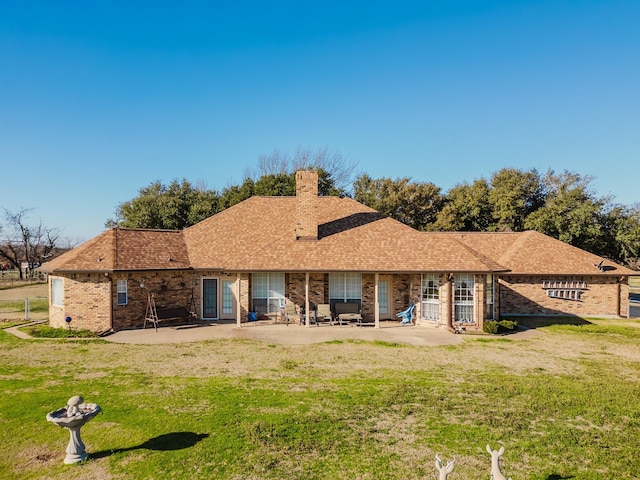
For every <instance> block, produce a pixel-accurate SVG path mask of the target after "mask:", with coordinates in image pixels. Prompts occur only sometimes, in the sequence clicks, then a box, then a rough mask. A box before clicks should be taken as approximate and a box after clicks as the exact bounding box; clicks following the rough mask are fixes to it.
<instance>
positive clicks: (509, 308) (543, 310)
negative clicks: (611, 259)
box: [499, 275, 629, 317]
mask: <svg viewBox="0 0 640 480" xmlns="http://www.w3.org/2000/svg"><path fill="white" fill-rule="evenodd" d="M543 280H544V281H558V282H566V281H569V282H571V281H578V280H579V281H584V282H586V288H585V289H584V290H583V291H582V293H581V295H580V300H568V299H561V298H551V297H549V296H548V295H547V290H546V289H543V288H542V282H543ZM618 280H619V278H618V277H604V276H603V277H598V276H585V277H571V276H556V277H550V276H544V277H543V276H539V275H523V276H518V275H502V276H501V278H500V280H499V291H500V294H499V297H500V314H501V315H508V314H519V315H526V314H528V315H578V316H618V315H619V316H623V317H625V316H627V308H628V301H627V299H628V296H629V286H628V282H627V280H626V279H625V280H624V281H623V282H620V283H619V282H618Z"/></svg>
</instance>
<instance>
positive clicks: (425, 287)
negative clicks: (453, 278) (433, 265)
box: [422, 273, 440, 322]
mask: <svg viewBox="0 0 640 480" xmlns="http://www.w3.org/2000/svg"><path fill="white" fill-rule="evenodd" d="M439 307H440V278H439V276H438V275H437V274H433V273H429V274H424V275H422V319H423V320H432V321H436V322H437V321H438V320H439V319H440V313H439Z"/></svg>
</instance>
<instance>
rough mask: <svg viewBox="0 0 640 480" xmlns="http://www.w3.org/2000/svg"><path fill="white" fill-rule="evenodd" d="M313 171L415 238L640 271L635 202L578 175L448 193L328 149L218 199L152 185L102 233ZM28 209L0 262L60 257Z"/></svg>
mask: <svg viewBox="0 0 640 480" xmlns="http://www.w3.org/2000/svg"><path fill="white" fill-rule="evenodd" d="M305 168H306V169H309V168H310V169H315V170H316V171H318V177H319V185H318V191H319V194H320V195H323V196H327V195H335V196H348V197H351V198H353V199H354V200H357V201H358V202H361V203H363V204H365V205H367V206H369V207H371V208H373V209H375V210H378V211H379V212H381V213H383V214H385V215H387V216H389V217H391V218H394V219H396V220H398V221H400V222H402V223H404V224H406V225H409V226H411V227H413V228H415V229H417V230H421V231H472V232H520V231H523V230H537V231H538V232H541V233H544V234H546V235H549V236H551V237H554V238H557V239H559V240H561V241H563V242H566V243H568V244H571V245H574V246H576V247H579V248H582V249H584V250H587V251H589V252H592V253H595V254H597V255H600V256H602V257H605V258H608V259H610V260H612V261H615V262H618V263H621V264H624V265H627V266H629V267H631V268H635V269H640V204H635V205H633V206H628V205H621V204H617V203H615V202H614V199H613V198H612V197H607V196H604V197H603V196H599V195H597V193H596V192H595V191H594V190H593V189H592V188H591V182H592V178H591V177H589V176H586V175H581V174H579V173H575V172H570V171H563V172H560V173H556V172H554V171H552V170H549V171H547V172H544V173H540V172H538V171H537V170H536V169H528V170H523V169H517V168H502V169H500V170H498V171H497V172H494V173H492V174H491V175H490V176H489V177H488V178H484V177H483V178H480V179H476V180H474V181H473V182H471V183H468V182H461V183H458V184H456V185H455V186H453V187H451V188H450V189H449V190H448V191H446V192H444V191H443V190H442V189H441V188H440V187H439V186H437V185H435V184H434V183H431V182H427V181H415V180H412V179H411V178H408V177H404V178H395V179H394V178H390V177H385V178H372V177H371V176H369V175H368V174H366V173H360V174H354V171H355V166H354V165H353V164H350V163H349V162H348V161H347V160H346V159H345V158H344V157H342V155H341V154H339V153H336V152H330V151H328V150H326V149H321V150H317V151H311V150H308V149H306V150H305V149H298V150H296V151H295V152H294V153H293V154H291V155H290V154H287V153H282V152H280V151H278V150H275V151H274V152H272V153H271V154H269V155H264V156H262V157H260V158H259V159H258V164H257V167H256V169H255V170H254V171H246V172H245V173H244V180H243V182H242V183H240V184H238V185H230V186H228V187H226V188H224V189H222V190H221V191H217V190H212V189H208V188H207V187H206V186H205V185H204V184H201V183H200V184H194V183H192V182H190V181H188V180H186V179H182V180H177V179H176V180H173V181H171V182H170V183H169V184H164V183H162V182H161V181H159V180H158V181H154V182H152V183H150V184H149V185H148V186H146V187H142V188H141V189H140V190H139V191H138V195H137V196H136V197H134V198H132V199H131V200H127V201H125V202H122V203H120V204H119V205H118V206H117V207H116V210H115V217H114V218H111V219H108V220H107V221H106V223H105V226H106V227H108V228H110V227H125V228H151V229H173V230H181V229H184V228H186V227H189V226H191V225H194V224H196V223H198V222H200V221H202V220H204V219H206V218H208V217H210V216H211V215H214V214H216V213H218V212H221V211H223V210H225V209H226V208H229V207H232V206H233V205H235V204H237V203H240V202H242V201H243V200H246V199H248V198H250V197H252V196H257V195H261V196H284V195H286V196H293V195H295V192H296V185H295V172H296V171H297V170H300V169H305ZM29 212H30V210H29V209H21V210H20V211H18V212H10V211H7V210H5V212H4V213H5V221H6V225H5V227H4V228H3V225H1V224H0V233H2V234H3V238H0V261H1V262H2V263H6V264H8V265H9V266H11V267H15V268H18V269H20V266H21V264H23V263H25V262H26V263H27V264H28V265H34V264H39V263H40V262H42V261H46V260H48V259H50V258H53V257H54V256H55V255H56V254H57V253H59V251H61V250H60V248H59V245H58V243H59V241H60V240H59V238H60V235H59V232H58V230H57V229H55V228H50V227H47V226H44V225H42V224H41V223H40V224H37V225H35V226H32V225H29V223H28V222H27V221H26V217H27V216H28V213H29Z"/></svg>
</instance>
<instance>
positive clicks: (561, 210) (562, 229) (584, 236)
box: [524, 170, 610, 254]
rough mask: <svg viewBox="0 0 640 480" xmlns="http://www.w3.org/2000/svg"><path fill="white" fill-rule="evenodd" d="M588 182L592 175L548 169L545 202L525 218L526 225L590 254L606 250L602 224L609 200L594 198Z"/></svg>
mask: <svg viewBox="0 0 640 480" xmlns="http://www.w3.org/2000/svg"><path fill="white" fill-rule="evenodd" d="M590 182H591V177H589V176H583V175H580V174H578V173H575V172H569V171H564V172H562V173H560V174H556V173H554V172H553V171H551V170H550V171H549V172H547V174H546V175H545V177H544V179H543V183H544V188H545V191H546V196H545V201H544V205H543V206H542V207H540V208H539V209H537V210H536V211H535V212H533V213H531V214H530V215H529V216H528V217H527V219H526V220H525V225H524V226H525V228H526V229H531V230H537V231H538V232H541V233H544V234H546V235H549V236H551V237H554V238H557V239H559V240H562V241H563V242H565V243H569V244H570V245H573V246H576V247H579V248H582V249H584V250H587V251H590V252H593V253H598V254H603V253H606V250H607V249H606V238H605V237H606V230H605V228H604V226H605V224H606V221H607V218H606V217H607V215H606V207H607V206H608V205H609V203H610V202H609V199H607V198H598V197H596V196H595V195H594V194H593V193H592V192H591V190H590V189H589V184H590Z"/></svg>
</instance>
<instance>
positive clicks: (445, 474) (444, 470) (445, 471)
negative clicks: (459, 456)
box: [436, 454, 456, 480]
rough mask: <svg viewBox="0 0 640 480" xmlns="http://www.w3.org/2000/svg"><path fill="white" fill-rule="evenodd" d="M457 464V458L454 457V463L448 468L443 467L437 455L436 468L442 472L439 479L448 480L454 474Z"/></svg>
mask: <svg viewBox="0 0 640 480" xmlns="http://www.w3.org/2000/svg"><path fill="white" fill-rule="evenodd" d="M455 463H456V457H453V460H452V461H450V462H449V463H447V465H446V466H443V464H442V460H441V459H440V456H439V455H438V454H436V468H437V469H438V471H439V472H440V476H439V477H438V478H439V480H447V477H448V476H449V474H450V473H451V472H453V467H454V466H455Z"/></svg>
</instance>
